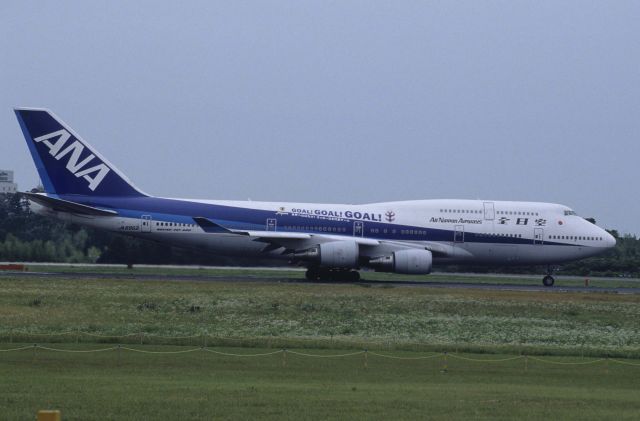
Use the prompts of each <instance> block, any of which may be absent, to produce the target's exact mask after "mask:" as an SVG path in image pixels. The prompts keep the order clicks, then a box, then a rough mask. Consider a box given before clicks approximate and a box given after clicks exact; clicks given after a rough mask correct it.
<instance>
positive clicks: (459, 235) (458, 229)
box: [453, 225, 464, 243]
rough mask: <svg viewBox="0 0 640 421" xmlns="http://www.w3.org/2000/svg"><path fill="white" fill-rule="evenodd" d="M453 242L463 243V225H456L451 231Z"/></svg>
mask: <svg viewBox="0 0 640 421" xmlns="http://www.w3.org/2000/svg"><path fill="white" fill-rule="evenodd" d="M453 242H454V243H464V225H456V226H455V230H454V231H453Z"/></svg>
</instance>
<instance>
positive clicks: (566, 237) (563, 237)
mask: <svg viewBox="0 0 640 421" xmlns="http://www.w3.org/2000/svg"><path fill="white" fill-rule="evenodd" d="M549 238H550V239H552V240H583V241H584V240H586V241H602V237H582V236H575V235H550V236H549Z"/></svg>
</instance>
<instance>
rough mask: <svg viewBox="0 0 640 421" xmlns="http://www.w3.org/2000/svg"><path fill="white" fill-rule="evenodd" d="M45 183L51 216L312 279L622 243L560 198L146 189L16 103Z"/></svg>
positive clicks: (548, 255) (564, 254)
mask: <svg viewBox="0 0 640 421" xmlns="http://www.w3.org/2000/svg"><path fill="white" fill-rule="evenodd" d="M15 113H16V116H17V117H18V122H19V123H20V127H21V128H22V132H23V133H24V137H25V139H26V141H27V145H28V147H29V151H30V152H31V155H32V157H33V160H34V162H35V164H36V168H37V169H38V173H39V175H40V179H41V180H42V184H43V186H44V193H23V194H24V195H26V196H27V197H28V199H29V200H30V201H31V202H32V204H35V206H33V208H34V210H36V211H37V212H39V213H42V214H44V215H48V216H52V217H56V218H60V219H62V220H65V221H69V222H73V223H76V224H81V225H87V226H90V227H94V228H99V229H104V230H108V231H112V232H117V233H121V234H127V235H132V236H136V237H140V238H146V239H149V240H154V241H159V242H163V243H168V244H171V245H176V246H181V247H187V248H195V249H199V250H205V251H208V252H211V253H216V254H221V255H230V256H257V257H260V258H265V257H270V258H274V259H283V260H285V261H288V262H291V263H294V264H299V265H304V266H306V267H307V272H306V276H307V278H308V279H310V280H331V279H335V280H338V279H345V280H358V279H359V277H360V275H359V273H358V272H357V270H358V269H361V268H371V269H374V270H376V271H384V272H395V273H402V274H410V275H411V274H428V273H430V272H431V269H432V266H433V264H434V263H435V264H438V263H445V264H447V263H455V264H458V265H463V264H472V265H478V264H500V265H503V264H511V265H547V267H548V268H549V271H548V272H547V274H546V276H545V277H544V278H543V283H544V285H547V286H551V285H553V283H554V279H553V277H552V276H551V271H550V268H551V265H555V264H558V263H562V262H567V261H570V260H576V259H582V258H585V257H589V256H594V255H597V254H599V253H602V252H604V251H606V250H608V249H610V248H611V247H613V246H614V245H615V243H616V242H615V239H614V238H613V237H612V236H611V235H609V234H608V233H607V232H606V231H605V230H603V229H602V228H599V227H598V226H596V225H595V224H592V223H591V222H589V221H587V220H585V219H583V218H581V217H579V216H578V215H576V213H575V212H574V211H573V210H571V209H570V208H568V207H566V206H563V205H557V204H553V203H539V202H505V201H495V200H444V199H439V200H414V201H403V202H385V203H371V204H364V205H339V204H318V203H285V202H241V201H227V200H188V199H169V198H163V197H154V196H150V195H148V194H146V193H144V192H142V191H141V190H140V189H138V188H137V187H136V186H134V185H133V183H131V182H130V181H129V180H128V179H127V177H125V176H124V174H122V173H121V172H120V171H118V169H117V168H116V167H115V166H114V165H112V164H111V163H110V162H109V161H107V160H106V159H105V158H104V157H103V156H102V155H100V154H99V153H98V152H97V151H96V150H95V149H94V148H93V147H92V146H90V145H89V144H88V143H87V142H85V141H84V140H82V139H81V138H80V136H78V135H77V134H76V133H75V132H74V131H73V130H72V129H71V128H70V127H69V126H68V125H66V124H65V123H64V122H62V120H60V119H59V118H58V117H57V116H55V115H54V114H53V113H52V112H50V111H48V110H45V109H35V108H17V109H16V110H15Z"/></svg>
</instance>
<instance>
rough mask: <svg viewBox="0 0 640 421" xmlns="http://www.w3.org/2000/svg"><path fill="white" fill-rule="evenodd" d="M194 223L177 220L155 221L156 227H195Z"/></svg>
mask: <svg viewBox="0 0 640 421" xmlns="http://www.w3.org/2000/svg"><path fill="white" fill-rule="evenodd" d="M195 226H196V225H195V224H179V223H177V222H156V227H189V228H195Z"/></svg>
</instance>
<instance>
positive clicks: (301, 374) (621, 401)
mask: <svg viewBox="0 0 640 421" xmlns="http://www.w3.org/2000/svg"><path fill="white" fill-rule="evenodd" d="M57 347H59V348H64V347H68V348H73V349H79V348H85V349H92V348H95V345H93V346H90V345H83V344H79V345H76V344H73V345H57ZM3 348H5V349H6V345H5V346H3ZM136 348H138V349H145V350H152V349H153V350H174V349H177V348H174V347H153V348H151V347H149V346H144V347H140V346H136ZM223 351H225V352H231V353H244V354H247V353H258V352H264V351H268V350H263V349H251V350H247V349H224V350H223ZM306 352H311V351H306ZM336 352H338V351H313V353H314V354H322V353H324V354H325V355H326V354H335V353H336ZM394 354H395V355H397V356H402V357H416V356H421V355H424V354H413V353H397V352H396V353H394ZM463 356H464V357H472V358H478V356H475V355H468V354H465V355H463ZM497 357H499V356H491V358H497ZM480 358H483V357H482V356H480ZM484 358H487V357H484ZM545 359H546V360H549V361H551V360H553V361H559V362H581V361H582V362H584V361H589V360H582V359H580V358H575V357H574V358H566V357H564V358H562V357H553V358H552V359H551V358H549V357H545ZM442 368H443V359H442V358H441V357H438V358H434V359H429V360H397V359H386V358H381V357H377V356H373V355H368V357H367V361H366V368H365V360H364V356H363V354H359V355H355V356H351V357H344V358H312V357H302V356H297V355H293V354H288V355H287V356H286V364H283V356H282V354H276V355H272V356H265V357H254V358H250V357H244V358H240V357H227V356H220V355H214V354H209V353H206V352H205V351H196V352H194V353H189V354H179V355H154V354H139V353H133V352H130V351H121V353H120V354H118V352H117V351H107V352H103V353H92V354H68V353H59V352H51V351H43V350H38V351H37V353H36V354H34V353H33V352H32V351H31V350H28V351H21V352H13V353H0V411H1V412H2V419H6V420H24V419H33V417H34V416H35V414H36V412H37V410H39V409H60V410H61V411H62V418H63V419H64V420H99V419H100V420H102V419H136V420H138V419H380V420H382V419H434V420H440V419H442V420H444V419H447V420H448V419H452V418H453V419H469V418H471V419H505V420H506V419H515V418H519V419H546V418H551V419H576V420H577V419H579V420H590V419H593V420H596V419H598V420H600V419H637V414H638V413H639V411H640V395H638V393H637V391H638V387H639V386H640V376H639V375H638V374H639V373H640V367H630V366H623V365H617V364H613V363H611V362H609V364H606V363H604V362H600V363H596V364H589V365H581V366H571V365H552V364H548V363H546V364H545V363H541V362H535V361H532V360H530V361H529V362H528V366H527V370H526V371H525V366H524V360H523V359H519V360H515V361H507V362H500V363H495V362H476V361H465V360H460V359H454V358H452V357H451V356H450V357H449V358H448V370H447V371H446V372H443V370H442Z"/></svg>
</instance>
